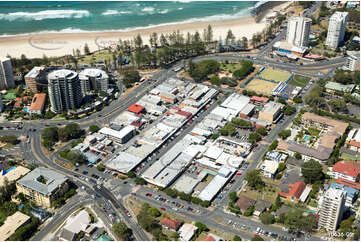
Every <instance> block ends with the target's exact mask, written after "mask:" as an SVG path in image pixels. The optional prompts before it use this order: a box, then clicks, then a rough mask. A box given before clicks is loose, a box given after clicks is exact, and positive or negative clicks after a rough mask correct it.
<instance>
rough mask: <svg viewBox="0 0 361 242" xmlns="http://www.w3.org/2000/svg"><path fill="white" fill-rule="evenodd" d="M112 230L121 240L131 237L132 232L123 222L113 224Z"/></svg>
mask: <svg viewBox="0 0 361 242" xmlns="http://www.w3.org/2000/svg"><path fill="white" fill-rule="evenodd" d="M112 229H113V231H114V233H115V234H116V235H117V236H118V237H119V238H120V239H121V240H127V239H128V238H129V237H130V236H131V235H132V230H131V229H129V228H128V227H127V225H126V224H125V223H123V222H119V223H115V224H113V227H112Z"/></svg>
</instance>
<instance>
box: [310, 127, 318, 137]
mask: <svg viewBox="0 0 361 242" xmlns="http://www.w3.org/2000/svg"><path fill="white" fill-rule="evenodd" d="M308 132H309V133H310V134H311V135H312V136H319V135H320V133H321V131H320V130H318V129H315V128H308Z"/></svg>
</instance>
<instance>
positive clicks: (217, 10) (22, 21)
mask: <svg viewBox="0 0 361 242" xmlns="http://www.w3.org/2000/svg"><path fill="white" fill-rule="evenodd" d="M255 4H256V2H255V1H248V2H245V1H239V2H234V1H229V2H227V1H219V2H204V1H202V2H193V1H157V2H153V1H152V2H150V1H133V2H56V1H54V2H30V1H27V2H3V1H1V2H0V36H12V35H19V34H29V33H59V32H60V33H73V32H74V33H77V32H91V31H129V30H133V29H139V28H146V27H154V26H161V25H166V24H169V23H173V24H175V23H190V22H197V21H218V20H226V19H234V18H239V17H243V16H248V15H250V12H249V9H250V8H251V7H252V6H253V5H255Z"/></svg>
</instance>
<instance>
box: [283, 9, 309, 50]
mask: <svg viewBox="0 0 361 242" xmlns="http://www.w3.org/2000/svg"><path fill="white" fill-rule="evenodd" d="M311 23H312V20H311V19H310V18H305V17H301V16H295V17H291V18H289V19H288V25H287V38H286V40H287V42H288V43H290V44H292V45H294V46H297V47H308V40H309V35H310V29H311Z"/></svg>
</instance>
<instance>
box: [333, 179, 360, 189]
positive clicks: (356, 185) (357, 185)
mask: <svg viewBox="0 0 361 242" xmlns="http://www.w3.org/2000/svg"><path fill="white" fill-rule="evenodd" d="M336 182H337V183H339V184H342V185H345V186H348V187H352V188H354V189H357V190H359V191H360V183H357V182H352V181H349V180H346V179H343V178H337V180H336Z"/></svg>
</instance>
